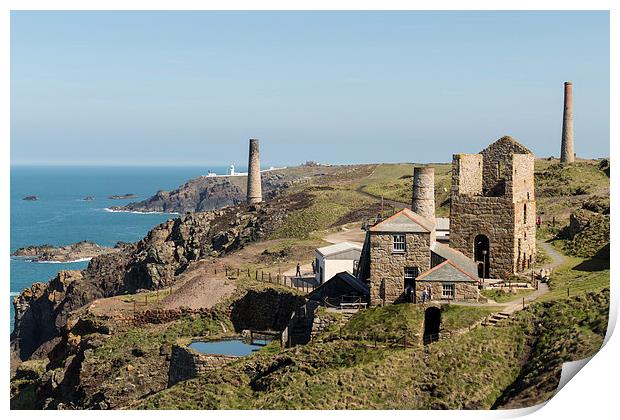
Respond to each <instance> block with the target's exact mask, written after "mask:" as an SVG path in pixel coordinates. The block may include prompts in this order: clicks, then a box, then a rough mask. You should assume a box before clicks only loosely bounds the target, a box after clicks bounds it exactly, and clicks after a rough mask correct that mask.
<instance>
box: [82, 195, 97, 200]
mask: <svg viewBox="0 0 620 420" xmlns="http://www.w3.org/2000/svg"><path fill="white" fill-rule="evenodd" d="M94 199H95V198H94V197H93V196H92V195H87V196H86V197H84V198H82V200H83V201H93V200H94Z"/></svg>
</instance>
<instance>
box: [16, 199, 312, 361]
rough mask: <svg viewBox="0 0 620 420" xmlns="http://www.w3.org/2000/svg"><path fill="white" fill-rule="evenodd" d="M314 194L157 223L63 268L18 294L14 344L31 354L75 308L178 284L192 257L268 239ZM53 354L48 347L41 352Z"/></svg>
mask: <svg viewBox="0 0 620 420" xmlns="http://www.w3.org/2000/svg"><path fill="white" fill-rule="evenodd" d="M310 203H311V200H309V199H308V194H307V193H303V192H302V193H296V194H286V195H283V196H281V197H278V198H276V199H274V200H270V201H269V202H266V203H263V205H261V206H260V207H259V208H257V209H256V210H254V211H250V210H249V207H248V206H247V205H245V204H242V205H239V206H234V207H228V208H226V209H222V210H215V211H210V212H196V213H188V214H186V215H184V216H182V217H179V218H176V219H173V220H169V221H167V222H164V223H162V224H161V225H159V226H157V227H155V228H154V229H152V230H151V231H150V232H149V233H148V234H147V235H146V237H145V238H143V239H142V240H140V241H139V242H136V243H134V244H119V248H118V250H117V252H109V253H105V254H102V255H99V256H96V257H94V258H93V259H92V260H91V261H90V263H89V264H88V267H87V268H86V269H85V270H83V271H81V272H68V271H62V272H60V273H59V274H58V276H56V277H55V278H54V279H52V280H51V281H50V282H48V283H47V284H45V283H35V284H34V285H33V286H32V287H30V288H28V289H25V290H24V291H23V292H22V293H21V294H20V295H19V296H17V297H16V298H15V299H14V302H13V304H14V306H15V324H14V325H15V327H14V331H13V334H12V335H11V348H12V350H13V351H14V352H15V353H16V354H17V355H18V356H19V358H20V359H21V360H27V359H28V358H30V356H31V355H32V354H33V353H34V352H35V351H37V348H39V347H42V346H43V348H45V349H47V347H45V346H49V345H48V344H46V343H48V342H50V340H52V339H54V338H55V337H57V336H58V335H59V333H60V330H61V328H62V327H63V326H64V325H65V324H66V322H67V319H68V318H69V316H70V314H71V312H72V311H75V310H76V309H78V308H80V307H82V306H83V305H85V304H87V303H89V302H92V301H93V300H95V299H99V298H103V297H110V296H115V295H119V294H126V293H135V292H136V291H138V290H140V289H148V290H153V289H158V288H164V287H167V286H170V285H171V284H173V283H174V281H175V277H176V276H177V275H179V274H180V273H182V272H183V271H184V270H185V269H186V268H187V267H188V265H189V264H190V262H192V261H196V260H198V259H201V258H205V257H209V256H218V255H222V254H224V253H227V252H230V251H233V250H235V249H239V248H242V247H243V246H244V245H245V244H246V243H248V242H251V241H256V240H258V239H261V238H265V237H266V236H267V235H269V234H270V233H271V232H273V231H275V230H276V229H278V227H279V226H281V224H282V222H283V221H284V220H285V218H286V217H285V215H286V214H289V213H290V212H291V211H292V209H293V208H295V209H299V208H303V207H304V206H308V205H310ZM38 353H39V354H40V353H43V354H44V353H45V352H41V351H39V352H38Z"/></svg>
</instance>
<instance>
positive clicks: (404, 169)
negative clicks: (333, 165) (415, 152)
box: [361, 163, 452, 217]
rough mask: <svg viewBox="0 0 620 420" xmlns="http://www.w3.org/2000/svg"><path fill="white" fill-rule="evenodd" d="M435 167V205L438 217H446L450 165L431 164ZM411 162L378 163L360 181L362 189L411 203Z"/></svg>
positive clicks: (450, 172)
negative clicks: (371, 171) (369, 173)
mask: <svg viewBox="0 0 620 420" xmlns="http://www.w3.org/2000/svg"><path fill="white" fill-rule="evenodd" d="M431 166H433V167H434V168H435V203H436V205H435V207H436V214H437V216H439V217H447V216H448V215H449V213H450V207H449V205H447V204H444V205H442V203H445V202H446V200H447V199H448V197H449V194H450V185H451V176H452V167H451V165H450V164H448V163H438V164H432V165H431ZM412 176H413V164H409V163H396V164H381V165H378V166H377V168H376V169H375V171H374V172H373V174H372V175H370V176H369V177H368V178H366V179H364V180H363V181H362V183H361V185H363V188H362V189H363V191H365V192H367V193H369V194H372V195H374V196H376V197H381V196H383V197H384V198H385V199H388V200H394V201H398V202H401V203H404V204H409V203H411V197H412V194H413V178H412Z"/></svg>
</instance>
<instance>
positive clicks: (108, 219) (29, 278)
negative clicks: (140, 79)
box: [7, 166, 244, 330]
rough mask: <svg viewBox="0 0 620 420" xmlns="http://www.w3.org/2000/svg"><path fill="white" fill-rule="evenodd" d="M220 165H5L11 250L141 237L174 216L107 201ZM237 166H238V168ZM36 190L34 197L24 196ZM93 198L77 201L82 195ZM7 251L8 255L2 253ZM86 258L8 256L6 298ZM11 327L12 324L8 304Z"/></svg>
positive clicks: (169, 185) (171, 184) (145, 193)
mask: <svg viewBox="0 0 620 420" xmlns="http://www.w3.org/2000/svg"><path fill="white" fill-rule="evenodd" d="M226 169H227V168H224V167H160V168H156V167H136V168H131V167H33V166H12V167H11V243H10V247H11V252H13V251H14V250H15V249H17V248H19V247H23V246H28V245H42V244H51V245H67V244H70V243H73V242H78V241H82V240H90V241H93V242H95V243H98V244H100V245H106V246H114V245H115V244H116V242H118V241H125V242H134V241H137V240H139V239H142V238H143V237H144V235H145V234H146V233H147V232H148V231H149V230H150V229H151V228H153V227H154V226H156V225H158V224H160V223H162V222H164V221H166V220H168V219H170V218H174V217H177V216H176V215H170V214H134V213H112V212H107V211H105V208H107V207H110V206H118V205H122V204H126V203H128V202H130V201H139V200H143V199H145V198H147V197H150V196H151V195H153V194H154V193H155V192H156V191H157V190H160V189H164V190H171V189H174V188H176V187H178V186H179V185H182V184H183V183H185V181H187V180H189V179H191V178H195V177H197V176H200V175H205V174H207V172H208V171H209V170H211V171H213V172H215V173H218V174H225V173H226ZM238 170H239V171H243V170H244V168H241V167H240V168H239V169H238ZM126 193H133V194H137V195H138V198H137V199H133V200H110V199H107V197H108V196H110V195H122V194H126ZM27 195H36V196H38V197H39V201H24V200H22V198H23V197H25V196H27ZM88 195H90V196H93V197H94V198H95V199H94V200H93V201H83V200H82V199H83V198H84V197H86V196H88ZM7 257H8V256H7ZM87 265H88V262H77V263H67V264H46V263H33V262H27V261H24V260H20V259H11V264H10V269H11V299H10V300H9V302H11V301H12V299H13V296H14V295H15V294H18V293H19V292H20V291H21V290H22V289H24V288H26V287H29V286H30V285H31V284H32V283H34V282H38V281H41V282H45V281H47V280H49V279H50V278H52V277H54V276H55V275H56V273H58V271H59V270H67V269H70V270H75V269H83V268H85V267H86V266H87ZM9 306H10V308H11V309H10V310H11V330H12V329H13V305H12V304H10V305H9Z"/></svg>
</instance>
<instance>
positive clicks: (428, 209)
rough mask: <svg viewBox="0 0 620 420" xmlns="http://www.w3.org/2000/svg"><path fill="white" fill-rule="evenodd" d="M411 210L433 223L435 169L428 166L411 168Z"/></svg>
mask: <svg viewBox="0 0 620 420" xmlns="http://www.w3.org/2000/svg"><path fill="white" fill-rule="evenodd" d="M411 210H413V211H414V212H415V213H417V214H419V215H420V216H424V217H426V218H427V219H428V220H430V221H431V222H433V223H435V169H434V168H432V167H430V166H416V167H414V168H413V200H412V201H411Z"/></svg>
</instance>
